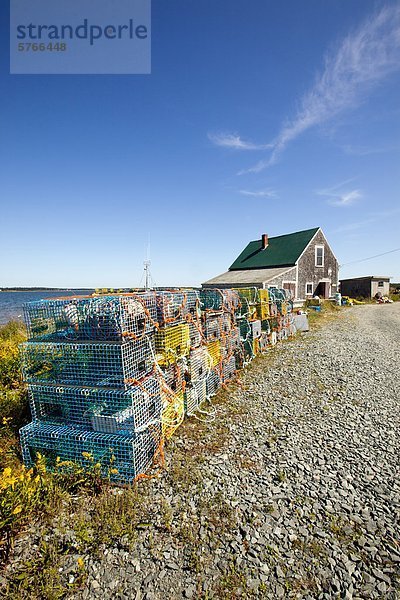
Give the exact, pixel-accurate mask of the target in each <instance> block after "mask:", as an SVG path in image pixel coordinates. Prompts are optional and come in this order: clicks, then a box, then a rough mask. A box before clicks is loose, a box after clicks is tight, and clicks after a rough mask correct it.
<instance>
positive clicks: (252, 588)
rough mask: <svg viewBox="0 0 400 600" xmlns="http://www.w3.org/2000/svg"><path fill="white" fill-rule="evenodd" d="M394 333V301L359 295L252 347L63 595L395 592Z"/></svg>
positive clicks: (399, 417)
mask: <svg viewBox="0 0 400 600" xmlns="http://www.w3.org/2000/svg"><path fill="white" fill-rule="evenodd" d="M399 339H400V303H399V304H393V305H386V306H378V305H368V306H360V307H354V308H351V309H346V310H343V311H341V312H340V314H339V315H338V317H337V318H335V319H333V320H332V321H330V322H329V323H327V324H326V325H325V326H324V327H323V328H321V329H318V330H317V331H314V332H311V333H308V334H303V335H301V336H300V337H297V338H296V339H295V340H292V341H290V342H287V343H284V344H282V345H281V346H280V347H279V348H278V347H277V348H276V349H275V350H274V351H272V352H271V353H270V354H269V355H267V356H266V357H265V358H259V359H257V360H256V361H254V362H253V363H252V365H251V366H250V367H249V368H248V369H247V370H246V371H245V372H244V374H243V375H242V377H241V385H240V386H235V387H233V388H230V389H229V390H227V391H226V392H225V393H224V394H223V395H222V396H223V397H220V398H217V400H216V404H215V408H216V418H215V420H214V421H213V422H205V423H202V422H200V421H198V420H195V419H192V420H190V421H188V422H187V423H185V424H184V425H183V426H182V428H181V429H180V430H179V431H178V432H177V434H176V436H175V438H174V439H173V440H172V442H171V444H170V445H169V447H168V448H167V452H166V457H167V458H166V459H167V471H166V472H164V473H163V474H162V475H161V477H160V478H158V479H157V478H155V479H151V480H146V481H144V482H142V483H140V484H139V489H140V493H141V494H142V496H143V511H144V512H143V515H144V516H143V523H141V524H140V526H139V527H138V528H137V529H138V531H137V537H136V539H135V543H134V544H133V545H132V544H130V543H129V541H128V540H125V539H124V537H122V539H120V540H119V543H118V544H115V545H114V546H112V547H109V546H106V545H100V547H99V548H98V556H97V557H95V556H94V555H89V554H88V555H86V556H84V561H85V569H86V570H87V571H88V573H89V577H88V581H87V584H86V586H85V588H84V589H83V590H82V591H80V592H78V593H76V592H75V593H74V597H75V598H80V599H86V598H103V599H108V598H135V599H136V600H139V599H145V600H158V599H163V600H165V599H166V600H169V599H175V598H193V599H195V598H202V599H204V600H206V599H210V600H211V599H214V598H226V599H230V598H235V597H237V598H271V599H274V600H275V599H276V598H310V599H311V598H348V599H350V598H390V599H396V598H400V591H399V590H400V523H399V507H400V493H399V492H400V484H399V456H400V452H399V445H400V435H399V432H400V428H399V425H400V405H399V390H400V360H399V352H398V345H399ZM203 417H204V418H205V419H207V420H209V418H208V417H206V415H203ZM119 493H123V492H121V491H120V490H114V494H119ZM71 535H74V534H73V533H71ZM71 561H72V563H75V564H76V557H74V556H71ZM65 569H66V573H68V568H67V565H66V567H65ZM70 572H71V571H70Z"/></svg>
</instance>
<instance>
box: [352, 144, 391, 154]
mask: <svg viewBox="0 0 400 600" xmlns="http://www.w3.org/2000/svg"><path fill="white" fill-rule="evenodd" d="M341 148H342V150H343V152H345V153H346V154H351V155H353V156H368V155H370V154H385V153H386V152H398V151H399V150H400V145H399V144H397V145H396V144H392V145H389V144H388V145H387V146H354V145H352V144H346V145H344V146H341Z"/></svg>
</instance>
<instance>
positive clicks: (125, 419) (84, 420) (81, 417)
mask: <svg viewBox="0 0 400 600" xmlns="http://www.w3.org/2000/svg"><path fill="white" fill-rule="evenodd" d="M28 388H29V402H30V407H31V412H32V417H33V419H34V420H37V421H46V422H49V423H59V424H60V423H64V424H65V423H67V424H70V425H83V426H85V427H86V428H87V429H93V430H94V431H100V432H103V433H121V434H126V433H134V432H137V431H138V430H141V429H143V428H145V427H147V426H148V425H149V424H152V423H155V422H160V416H161V410H162V399H161V390H160V381H159V378H158V377H155V376H153V375H150V376H147V377H145V378H144V379H143V380H142V381H140V382H138V383H137V384H136V385H132V386H130V387H129V389H128V390H126V391H123V390H115V389H107V388H99V387H81V386H66V385H35V384H30V385H29V386H28Z"/></svg>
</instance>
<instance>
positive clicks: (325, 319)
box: [308, 300, 345, 330]
mask: <svg viewBox="0 0 400 600" xmlns="http://www.w3.org/2000/svg"><path fill="white" fill-rule="evenodd" d="M342 310H345V307H341V306H338V305H337V304H334V303H333V302H331V301H329V300H321V311H320V312H318V311H315V310H312V309H311V310H308V322H309V325H310V329H312V330H315V329H319V328H321V327H323V326H324V325H326V324H327V323H329V322H330V321H333V320H334V319H335V318H337V316H338V314H339V313H340V312H341V311H342Z"/></svg>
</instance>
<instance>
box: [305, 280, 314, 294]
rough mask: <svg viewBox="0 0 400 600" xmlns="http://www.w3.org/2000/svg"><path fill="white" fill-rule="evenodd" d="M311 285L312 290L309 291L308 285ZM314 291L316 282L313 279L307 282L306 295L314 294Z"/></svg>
mask: <svg viewBox="0 0 400 600" xmlns="http://www.w3.org/2000/svg"><path fill="white" fill-rule="evenodd" d="M309 285H311V292H307V286H309ZM313 293H314V284H313V282H312V281H307V282H306V296H312V295H313Z"/></svg>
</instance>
